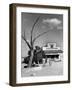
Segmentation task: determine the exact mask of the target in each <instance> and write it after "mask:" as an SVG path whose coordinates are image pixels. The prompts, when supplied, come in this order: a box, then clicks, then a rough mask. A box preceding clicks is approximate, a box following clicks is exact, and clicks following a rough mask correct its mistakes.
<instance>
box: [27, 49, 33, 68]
mask: <svg viewBox="0 0 72 90" xmlns="http://www.w3.org/2000/svg"><path fill="white" fill-rule="evenodd" d="M33 56H34V50H33V49H32V50H31V56H30V60H29V64H28V67H31V66H32V60H33Z"/></svg>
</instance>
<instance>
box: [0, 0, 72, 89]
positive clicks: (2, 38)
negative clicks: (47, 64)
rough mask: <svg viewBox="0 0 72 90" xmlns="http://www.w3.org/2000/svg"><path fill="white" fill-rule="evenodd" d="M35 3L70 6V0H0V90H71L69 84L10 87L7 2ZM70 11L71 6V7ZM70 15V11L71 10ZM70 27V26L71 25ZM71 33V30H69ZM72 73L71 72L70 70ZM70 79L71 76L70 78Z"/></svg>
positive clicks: (71, 87) (71, 2)
mask: <svg viewBox="0 0 72 90" xmlns="http://www.w3.org/2000/svg"><path fill="white" fill-rule="evenodd" d="M10 3H35V4H36V3H37V4H47V5H57V6H58V5H60V6H61V5H64V6H65V5H66V6H72V0H0V90H28V89H29V90H44V89H45V90H64V89H65V90H72V82H71V83H70V84H56V85H43V86H28V87H11V86H9V85H8V82H9V4H10ZM71 11H72V7H71ZM71 17H72V12H71ZM71 28H72V27H71ZM71 33H72V31H71ZM71 38H72V36H71ZM71 50H72V49H71ZM71 64H72V62H71ZM71 68H72V66H71ZM71 75H72V72H71ZM71 81H72V78H71Z"/></svg>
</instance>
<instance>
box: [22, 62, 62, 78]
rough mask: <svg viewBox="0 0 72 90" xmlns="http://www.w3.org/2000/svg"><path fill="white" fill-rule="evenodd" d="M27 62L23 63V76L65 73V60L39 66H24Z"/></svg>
mask: <svg viewBox="0 0 72 90" xmlns="http://www.w3.org/2000/svg"><path fill="white" fill-rule="evenodd" d="M24 65H25V64H22V65H21V76H22V77H31V76H34V77H35V76H54V75H63V61H62V60H61V61H59V62H54V61H52V62H51V65H49V63H47V64H45V65H41V64H40V65H39V67H32V68H24Z"/></svg>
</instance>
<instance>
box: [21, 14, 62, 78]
mask: <svg viewBox="0 0 72 90" xmlns="http://www.w3.org/2000/svg"><path fill="white" fill-rule="evenodd" d="M21 25H22V26H21V76H22V77H29V76H34V77H35V76H55V75H63V15H61V14H37V13H36V14H35V13H24V12H22V13H21ZM29 68H30V69H29Z"/></svg>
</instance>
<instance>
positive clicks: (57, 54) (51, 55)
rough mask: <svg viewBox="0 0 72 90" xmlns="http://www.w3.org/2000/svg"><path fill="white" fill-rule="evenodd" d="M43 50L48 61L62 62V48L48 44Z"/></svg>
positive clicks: (54, 44)
mask: <svg viewBox="0 0 72 90" xmlns="http://www.w3.org/2000/svg"><path fill="white" fill-rule="evenodd" d="M42 49H43V51H44V53H45V55H46V57H47V58H48V59H50V60H55V61H59V60H61V56H62V53H63V51H62V50H61V49H60V47H57V46H56V43H48V44H47V45H46V46H44V47H43V48H42Z"/></svg>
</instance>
